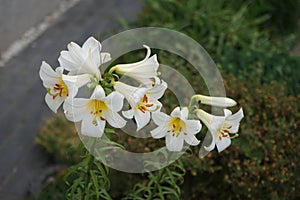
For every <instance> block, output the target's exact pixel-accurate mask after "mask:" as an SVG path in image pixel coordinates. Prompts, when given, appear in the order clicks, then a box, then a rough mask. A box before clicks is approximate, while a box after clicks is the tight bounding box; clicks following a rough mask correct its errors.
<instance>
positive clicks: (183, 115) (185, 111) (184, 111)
mask: <svg viewBox="0 0 300 200" xmlns="http://www.w3.org/2000/svg"><path fill="white" fill-rule="evenodd" d="M188 115H189V110H188V108H187V107H183V108H182V109H181V113H180V118H181V119H187V118H188Z"/></svg>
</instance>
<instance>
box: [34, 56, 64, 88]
mask: <svg viewBox="0 0 300 200" xmlns="http://www.w3.org/2000/svg"><path fill="white" fill-rule="evenodd" d="M39 74H40V77H41V79H42V81H43V85H44V87H46V88H47V87H52V86H53V85H54V84H55V83H56V82H57V80H58V78H59V77H60V75H58V74H57V73H56V72H55V71H54V70H53V69H52V67H51V66H50V65H49V64H48V63H46V62H45V61H43V62H42V65H41V67H40V71H39Z"/></svg>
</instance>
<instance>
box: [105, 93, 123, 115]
mask: <svg viewBox="0 0 300 200" xmlns="http://www.w3.org/2000/svg"><path fill="white" fill-rule="evenodd" d="M123 101H124V96H123V95H121V94H120V93H118V92H112V93H110V94H109V95H108V96H107V97H106V98H105V102H106V103H107V104H108V105H109V107H110V109H111V110H112V111H114V112H119V111H120V110H121V109H122V107H123Z"/></svg>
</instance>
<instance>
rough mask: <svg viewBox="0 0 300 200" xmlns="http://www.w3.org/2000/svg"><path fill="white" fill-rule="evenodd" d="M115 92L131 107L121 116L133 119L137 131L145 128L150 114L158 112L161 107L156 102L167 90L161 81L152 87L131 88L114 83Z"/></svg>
mask: <svg viewBox="0 0 300 200" xmlns="http://www.w3.org/2000/svg"><path fill="white" fill-rule="evenodd" d="M114 88H115V90H116V91H117V92H119V93H121V94H122V95H123V96H124V97H125V98H126V99H127V100H128V103H129V104H130V106H131V109H130V110H127V111H123V112H122V114H123V116H124V117H125V118H127V119H132V118H134V119H135V121H136V124H137V131H139V130H140V129H142V128H143V127H145V126H146V125H147V124H148V123H149V121H150V118H151V116H150V113H151V112H155V111H158V110H160V108H161V107H162V105H161V103H160V102H159V101H158V99H159V98H161V97H162V96H163V94H164V92H165V90H166V89H167V83H166V82H164V81H161V82H159V83H157V82H156V84H155V85H154V86H153V87H141V88H138V87H133V86H130V85H127V84H125V83H122V82H116V83H115V86H114Z"/></svg>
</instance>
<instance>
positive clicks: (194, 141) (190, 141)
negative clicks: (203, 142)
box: [183, 134, 200, 146]
mask: <svg viewBox="0 0 300 200" xmlns="http://www.w3.org/2000/svg"><path fill="white" fill-rule="evenodd" d="M183 137H184V140H185V141H186V143H188V144H189V145H192V146H196V145H198V144H199V143H200V140H198V139H197V138H196V136H195V135H193V134H186V135H184V136H183Z"/></svg>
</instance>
